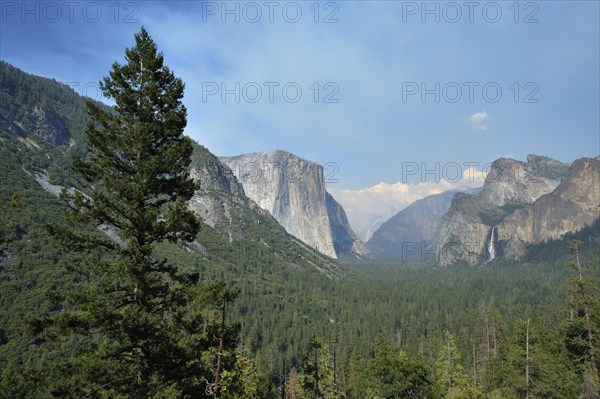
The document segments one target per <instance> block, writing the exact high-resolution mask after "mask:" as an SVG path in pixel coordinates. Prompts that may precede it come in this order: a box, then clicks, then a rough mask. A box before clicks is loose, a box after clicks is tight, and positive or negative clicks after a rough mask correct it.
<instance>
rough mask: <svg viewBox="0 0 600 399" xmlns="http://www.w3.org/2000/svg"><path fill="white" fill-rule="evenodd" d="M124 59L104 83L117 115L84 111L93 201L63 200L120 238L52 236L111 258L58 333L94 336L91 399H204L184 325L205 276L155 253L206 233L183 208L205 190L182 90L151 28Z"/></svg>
mask: <svg viewBox="0 0 600 399" xmlns="http://www.w3.org/2000/svg"><path fill="white" fill-rule="evenodd" d="M125 60H126V61H127V62H126V63H125V64H123V65H121V64H119V63H117V62H115V63H114V64H113V67H112V70H111V71H110V74H109V76H108V77H105V78H104V80H103V82H100V88H101V90H102V92H103V94H104V96H105V97H107V98H111V99H114V101H115V104H116V105H115V107H114V112H107V111H106V110H104V109H101V108H99V107H98V106H97V105H95V104H94V103H93V102H91V101H88V102H87V107H88V112H89V114H90V116H91V119H92V122H91V123H90V124H89V125H88V126H87V129H86V134H87V138H88V142H87V146H86V149H87V155H86V157H85V158H82V157H75V159H74V162H73V166H74V169H75V170H76V171H77V172H78V173H79V174H80V175H81V178H82V179H81V184H82V187H84V191H85V193H83V192H79V191H71V192H66V191H65V192H63V198H64V199H65V200H66V201H68V202H69V204H70V205H71V211H70V212H69V213H68V215H67V217H68V220H69V221H70V222H72V223H74V224H84V225H91V226H96V227H98V228H100V229H101V230H103V231H105V232H106V233H108V234H107V235H112V236H113V239H109V238H108V237H107V236H106V235H100V234H94V233H93V232H90V233H82V232H81V230H73V229H72V228H71V227H70V226H63V225H56V224H55V225H51V226H49V231H50V233H51V234H52V235H53V236H55V237H57V238H58V239H60V240H61V242H62V243H65V244H67V245H69V246H70V247H72V248H76V249H79V250H83V251H90V250H94V249H103V250H105V254H104V255H103V256H102V257H101V258H100V260H99V261H98V262H95V263H93V264H83V265H81V264H80V265H79V268H80V269H81V270H82V271H84V272H85V273H88V274H91V275H96V276H97V277H98V284H97V285H90V286H89V287H86V288H84V289H82V290H81V291H79V292H77V293H73V294H72V295H70V296H69V297H68V298H67V302H68V303H70V304H71V306H73V308H74V309H75V310H76V312H67V313H65V314H64V315H61V316H60V317H59V318H57V319H56V320H55V324H56V325H59V326H60V325H62V326H66V327H68V328H69V329H71V330H73V329H76V330H77V331H79V332H81V333H87V334H89V333H93V334H97V335H96V336H97V337H98V339H99V341H100V345H99V347H98V349H97V350H96V352H95V353H94V354H93V355H92V356H90V357H89V358H88V359H87V362H88V363H89V362H94V367H95V368H96V370H93V371H90V372H89V373H88V374H87V375H86V378H87V379H88V385H87V387H88V388H87V389H89V392H87V395H88V396H91V395H99V396H100V397H105V396H111V397H129V398H149V397H153V396H155V395H157V396H160V397H164V396H168V395H171V396H173V397H186V396H198V395H196V394H194V393H193V392H194V391H195V390H194V389H193V388H190V384H191V385H194V384H193V383H191V382H190V381H193V380H194V373H197V372H198V370H197V369H196V370H195V371H193V370H192V369H191V368H190V367H189V366H190V365H192V364H196V363H197V362H194V361H193V360H192V358H193V356H194V355H196V356H197V355H198V354H197V353H196V354H194V352H195V350H193V349H191V348H190V346H189V342H194V340H193V339H191V338H190V336H189V334H192V333H193V323H188V322H187V321H186V319H185V317H184V314H185V305H186V303H187V302H188V300H189V292H190V288H191V287H192V286H193V285H194V283H195V282H196V281H197V275H193V274H189V275H183V274H181V273H179V272H178V270H177V268H176V267H174V266H172V265H170V264H169V263H168V262H167V261H166V260H164V259H156V257H155V256H154V253H153V252H154V248H155V245H156V244H157V243H159V242H161V241H165V240H169V241H176V240H186V241H190V240H193V239H194V238H195V236H196V234H197V232H198V229H199V222H198V220H197V218H196V217H195V215H194V214H193V213H192V212H191V211H190V210H189V209H188V208H187V206H186V201H187V200H188V199H190V197H191V196H192V195H193V193H194V190H195V188H196V183H195V182H194V181H193V180H192V179H191V178H190V177H189V174H188V170H187V167H188V165H189V163H190V157H191V154H192V143H191V140H190V139H189V138H187V137H184V136H183V129H184V127H185V125H186V109H185V107H184V105H183V104H182V102H181V99H182V98H183V91H184V84H183V82H182V81H181V79H179V78H176V77H175V76H174V74H173V72H171V70H170V69H169V68H168V67H167V66H166V65H165V64H164V60H163V55H162V53H159V52H158V50H157V46H156V44H155V42H154V41H153V40H152V38H151V37H150V35H149V34H148V32H147V31H146V30H145V29H144V28H142V29H141V30H140V32H139V33H137V34H136V35H135V46H133V47H132V48H129V49H127V50H126V52H125ZM187 327H189V329H188V330H187V331H186V328H187ZM184 338H185V340H186V342H188V345H187V346H186V345H183V344H182V342H183V340H184ZM87 368H88V367H87V366H85V367H83V369H87ZM84 386H85V385H84ZM186 387H187V388H186ZM161 395H162V396H161Z"/></svg>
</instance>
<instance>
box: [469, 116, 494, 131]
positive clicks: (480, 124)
mask: <svg viewBox="0 0 600 399" xmlns="http://www.w3.org/2000/svg"><path fill="white" fill-rule="evenodd" d="M489 119H490V116H489V115H488V113H487V112H485V111H480V112H476V113H474V114H473V115H471V116H469V117H468V118H467V119H466V122H467V123H468V124H469V126H471V129H473V130H474V131H476V132H477V131H486V130H487V129H488V125H487V121H488V120H489Z"/></svg>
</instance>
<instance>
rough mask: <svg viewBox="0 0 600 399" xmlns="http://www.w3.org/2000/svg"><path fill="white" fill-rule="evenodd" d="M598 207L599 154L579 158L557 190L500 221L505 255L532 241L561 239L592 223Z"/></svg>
mask: <svg viewBox="0 0 600 399" xmlns="http://www.w3.org/2000/svg"><path fill="white" fill-rule="evenodd" d="M599 207H600V157H597V158H581V159H578V160H576V161H575V162H573V164H572V165H571V168H570V170H569V173H568V175H567V176H566V177H565V178H564V180H563V181H562V182H561V183H560V184H559V185H558V187H556V189H555V190H554V191H552V192H551V193H549V194H545V195H542V196H541V197H539V198H538V199H537V200H536V201H535V202H533V204H531V205H530V206H527V207H524V208H521V209H517V210H516V211H515V212H514V213H513V214H511V215H508V216H507V217H506V218H505V219H504V220H503V221H502V223H500V224H499V225H498V227H497V231H498V240H499V242H500V243H501V245H500V248H502V249H504V256H506V257H508V258H513V259H516V258H519V257H520V256H522V255H523V254H525V252H526V250H527V249H528V248H527V247H528V245H529V244H531V243H534V244H535V243H541V242H544V241H548V240H555V239H560V238H561V237H562V236H564V235H565V234H566V233H569V232H575V231H579V230H581V229H583V228H584V227H586V226H590V225H591V224H592V223H593V222H594V221H595V220H597V219H598V217H600V208H599ZM533 249H535V248H533Z"/></svg>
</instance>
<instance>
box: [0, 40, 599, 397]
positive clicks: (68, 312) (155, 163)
mask: <svg viewBox="0 0 600 399" xmlns="http://www.w3.org/2000/svg"><path fill="white" fill-rule="evenodd" d="M0 81H1V82H2V87H1V91H0V96H2V97H0V98H2V100H3V102H2V106H3V107H7V108H8V109H10V112H9V113H12V114H13V115H14V117H15V118H17V119H22V118H25V119H27V118H26V116H23V115H20V114H19V112H21V111H20V108H23V109H27V108H28V107H38V106H39V107H42V106H43V107H45V108H46V109H51V110H53V112H54V114H53V115H50V116H48V117H49V118H50V119H52V118H54V119H55V120H57V121H66V122H64V126H63V129H64V132H65V134H64V136H58V137H56V136H53V137H52V138H50V137H49V136H40V137H42V140H38V141H33V140H31V139H30V138H27V137H26V135H25V134H22V132H8V131H2V132H1V133H0V165H1V166H0V175H1V176H2V184H1V185H0V218H1V221H0V398H6V399H9V398H10V399H12V398H31V399H37V398H51V397H65V398H173V399H174V398H223V399H227V398H240V399H241V398H244V399H252V398H284V399H285V398H287V399H313V398H322V399H333V398H336V399H337V398H355V399H363V398H369V399H371V398H373V399H375V398H402V399H404V398H407V399H408V398H424V399H425V398H427V399H429V398H431V399H435V398H439V399H442V398H444V399H460V398H462V399H484V398H488V399H534V398H539V399H550V398H556V399H559V398H560V399H575V398H578V399H592V398H596V399H597V398H599V397H600V396H599V395H600V394H599V390H600V385H599V383H598V378H599V374H598V369H599V368H600V294H599V283H598V281H599V280H600V267H599V266H598V265H599V261H600V251H599V249H598V248H599V245H600V241H599V240H600V223H599V222H598V221H596V223H595V224H593V225H592V226H591V227H589V228H587V229H585V230H582V231H580V232H578V233H575V234H568V235H567V236H566V237H564V239H562V240H559V241H554V242H548V243H546V244H543V245H540V246H537V247H535V248H534V249H531V252H530V253H529V254H527V255H526V256H525V257H523V258H522V259H521V260H520V261H518V262H514V261H509V260H504V259H501V258H498V259H495V260H494V261H492V262H490V263H487V264H486V265H485V266H484V267H475V266H469V265H467V264H460V263H459V264H454V265H452V266H448V267H440V266H438V265H437V264H436V262H435V260H433V259H432V260H430V261H425V262H410V263H406V262H400V261H382V260H355V259H354V260H353V259H343V260H341V261H335V260H331V262H333V263H335V264H336V267H337V269H336V270H337V272H336V274H326V273H323V272H322V271H319V269H318V268H314V269H309V268H308V267H306V266H302V265H304V264H303V263H302V262H303V261H306V255H305V253H304V252H302V253H300V252H298V250H297V249H296V248H295V247H291V246H290V245H289V244H288V243H287V241H286V242H284V241H281V239H280V238H279V237H280V236H279V235H277V234H276V231H278V230H277V229H276V228H275V227H272V226H271V225H269V223H271V222H269V220H268V219H267V218H265V219H264V220H261V221H260V223H254V224H248V225H245V231H244V237H243V238H242V239H240V240H231V239H228V238H227V237H225V235H224V234H223V233H222V232H221V231H219V230H218V229H216V228H213V227H211V226H209V225H208V224H206V223H204V222H203V221H202V220H199V221H198V220H197V218H195V217H194V215H193V214H192V213H191V211H189V210H188V209H187V208H186V207H185V201H186V200H188V199H189V198H190V197H191V195H192V193H193V191H194V189H195V188H196V183H194V182H193V181H192V180H191V179H190V177H189V173H188V169H187V168H188V167H189V165H190V163H192V162H202V161H203V160H204V158H202V157H210V155H207V154H206V153H205V152H202V151H200V152H198V151H196V152H194V151H195V150H194V145H196V144H193V143H192V142H191V140H190V139H188V138H186V137H185V136H183V134H182V132H183V127H184V126H185V116H186V110H185V107H184V106H183V105H182V103H181V98H182V96H183V91H184V84H183V82H182V81H181V80H179V79H178V78H176V77H175V75H174V74H173V73H172V72H171V71H170V70H169V69H168V68H167V67H166V65H164V64H163V57H162V54H161V53H160V52H159V51H158V50H157V47H156V44H155V43H154V42H153V41H152V39H151V38H150V36H149V35H148V33H147V32H146V31H145V30H142V31H140V33H138V34H137V35H136V42H135V46H134V47H132V48H130V49H128V50H127V53H126V63H125V64H122V65H121V64H118V63H117V64H115V65H114V66H113V70H112V71H110V73H109V76H107V78H105V80H104V81H103V85H102V89H103V90H104V92H105V94H106V95H107V96H108V97H110V98H112V99H114V100H115V103H116V106H115V107H114V108H109V107H106V106H104V105H102V104H99V103H96V102H92V101H89V100H88V101H87V106H83V101H82V100H81V99H80V98H79V97H78V96H77V95H76V94H75V93H74V92H72V90H70V89H68V88H67V87H66V86H64V85H61V84H59V83H57V82H54V81H51V80H47V79H46V80H43V79H40V78H37V77H33V76H30V75H25V74H23V73H22V72H21V71H18V70H16V69H15V68H12V67H10V66H8V65H7V64H3V65H2V68H1V69H0ZM32 85H35V86H36V87H37V88H36V89H34V90H33V91H32V89H31V87H32ZM43 137H46V138H47V140H44V139H43ZM40 181H41V182H42V183H40ZM42 184H46V185H47V186H51V187H58V186H62V187H77V188H78V189H77V190H63V191H62V194H61V199H60V200H58V199H57V198H56V196H54V195H53V194H51V193H49V192H48V190H45V189H44V188H42ZM200 184H202V182H200ZM232 217H237V218H239V219H240V220H242V219H244V218H249V216H248V215H233V216H232ZM108 225H112V226H113V227H116V228H117V229H116V232H114V231H113V232H111V231H109V230H110V229H108V228H106V226H108ZM265 225H266V226H270V227H267V228H265V227H264V226H265ZM98 226H100V227H101V228H100V229H98V228H97V227H98ZM103 226H104V227H103ZM106 232H108V233H109V234H105V233H106ZM195 243H201V244H202V249H201V250H198V249H197V248H196V247H195V246H194V245H195ZM265 243H268V244H270V245H271V246H270V247H269V246H268V245H265ZM275 246H277V248H279V249H278V251H275V250H273V249H272V248H274V247H275ZM282 254H283V255H282ZM293 258H304V260H303V261H301V260H298V261H297V263H294V265H298V267H290V266H289V264H290V262H289V261H287V262H286V260H287V259H293ZM315 262H316V261H315Z"/></svg>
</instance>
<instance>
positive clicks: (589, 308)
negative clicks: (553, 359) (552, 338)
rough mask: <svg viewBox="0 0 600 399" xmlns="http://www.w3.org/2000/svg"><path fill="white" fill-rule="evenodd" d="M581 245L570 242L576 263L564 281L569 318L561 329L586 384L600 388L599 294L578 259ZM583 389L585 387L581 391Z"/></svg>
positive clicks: (596, 283) (574, 262) (593, 280)
mask: <svg viewBox="0 0 600 399" xmlns="http://www.w3.org/2000/svg"><path fill="white" fill-rule="evenodd" d="M581 244H582V242H581V241H578V240H572V241H571V242H570V248H571V249H572V250H573V252H574V255H575V260H574V261H573V262H571V263H570V266H571V268H572V269H573V275H572V276H571V278H569V280H568V282H567V295H568V296H567V297H568V298H569V303H568V307H569V317H568V318H567V319H565V320H564V321H563V323H562V329H563V331H564V335H565V338H566V339H565V342H566V345H567V348H568V350H569V351H570V352H571V353H572V354H573V355H574V356H575V357H576V358H577V359H578V361H579V362H580V364H581V365H582V366H583V369H584V370H585V374H586V381H591V382H592V383H595V384H596V385H599V384H598V382H599V381H600V371H599V370H600V291H599V289H598V282H597V280H596V279H594V278H593V277H592V275H591V273H590V272H589V270H587V268H586V267H585V264H584V263H583V262H581V260H580V259H579V247H580V246H581ZM588 385H589V384H588ZM585 389H588V388H586V387H584V388H583V389H582V390H585Z"/></svg>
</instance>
